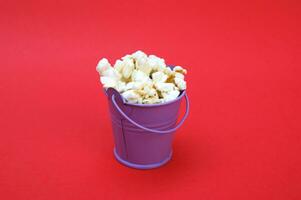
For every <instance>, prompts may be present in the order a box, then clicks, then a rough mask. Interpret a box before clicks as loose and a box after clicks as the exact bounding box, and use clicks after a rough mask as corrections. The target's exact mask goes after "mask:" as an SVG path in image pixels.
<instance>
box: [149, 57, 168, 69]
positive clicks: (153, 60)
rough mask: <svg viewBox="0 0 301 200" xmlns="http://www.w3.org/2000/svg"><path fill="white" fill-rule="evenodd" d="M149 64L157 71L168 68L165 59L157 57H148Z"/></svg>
mask: <svg viewBox="0 0 301 200" xmlns="http://www.w3.org/2000/svg"><path fill="white" fill-rule="evenodd" d="M148 64H149V66H150V67H151V68H152V69H153V70H155V71H164V70H165V68H166V64H165V61H164V59H162V58H159V57H157V56H155V55H150V56H149V57H148Z"/></svg>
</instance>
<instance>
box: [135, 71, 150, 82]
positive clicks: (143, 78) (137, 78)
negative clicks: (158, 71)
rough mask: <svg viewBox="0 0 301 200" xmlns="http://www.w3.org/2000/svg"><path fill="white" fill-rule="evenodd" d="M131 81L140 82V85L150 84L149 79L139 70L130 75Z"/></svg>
mask: <svg viewBox="0 0 301 200" xmlns="http://www.w3.org/2000/svg"><path fill="white" fill-rule="evenodd" d="M132 81H134V82H142V83H147V82H150V81H151V80H150V78H149V77H148V76H147V75H146V74H145V73H143V72H142V71H139V70H134V71H133V73H132Z"/></svg>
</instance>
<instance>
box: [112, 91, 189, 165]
mask: <svg viewBox="0 0 301 200" xmlns="http://www.w3.org/2000/svg"><path fill="white" fill-rule="evenodd" d="M106 93H107V96H108V102H109V111H110V115H111V121H112V129H113V134H114V143H115V148H114V154H115V157H116V159H117V160H118V161H119V162H121V163H122V164H124V165H127V166H129V167H134V168H138V169H149V168H155V167H159V166H161V165H163V164H165V163H166V162H168V161H169V160H170V158H171V155H172V141H173V137H174V131H171V132H164V133H161V132H159V133H158V132H156V133H154V132H153V131H147V130H144V129H141V128H139V127H137V126H136V125H135V124H133V123H132V122H130V121H129V120H128V118H130V119H131V120H132V121H134V122H136V123H137V124H140V125H142V126H143V127H147V128H148V129H152V130H157V131H164V130H165V131H166V130H170V129H172V128H174V127H175V125H176V123H177V118H178V114H179V108H180V104H181V100H182V98H183V96H184V93H185V91H184V92H182V93H181V95H180V96H179V97H178V98H177V99H175V100H173V101H171V102H167V103H163V104H154V105H145V104H129V103H126V102H125V101H124V99H123V98H122V97H121V96H120V94H119V93H118V92H117V91H116V90H114V89H111V88H110V89H108V90H107V91H106ZM113 97H114V102H113V100H112V98H113ZM115 100H116V101H115ZM117 107H119V110H118V109H117ZM120 110H121V111H120ZM121 112H123V113H124V115H122V114H121ZM125 115H126V116H125Z"/></svg>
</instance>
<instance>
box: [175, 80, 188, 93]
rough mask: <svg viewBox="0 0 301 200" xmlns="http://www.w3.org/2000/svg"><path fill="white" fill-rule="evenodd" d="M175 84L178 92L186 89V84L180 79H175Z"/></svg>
mask: <svg viewBox="0 0 301 200" xmlns="http://www.w3.org/2000/svg"><path fill="white" fill-rule="evenodd" d="M175 83H176V85H177V87H178V88H179V89H180V90H185V89H186V82H185V81H184V80H183V79H181V78H177V77H176V78H175Z"/></svg>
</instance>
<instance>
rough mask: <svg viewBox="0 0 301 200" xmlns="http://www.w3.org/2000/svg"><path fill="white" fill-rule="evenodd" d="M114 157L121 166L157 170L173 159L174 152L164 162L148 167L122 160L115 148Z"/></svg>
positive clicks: (148, 165)
mask: <svg viewBox="0 0 301 200" xmlns="http://www.w3.org/2000/svg"><path fill="white" fill-rule="evenodd" d="M114 156H115V158H116V160H117V161H118V162H120V163H121V164H123V165H125V166H127V167H131V168H135V169H153V168H157V167H160V166H162V165H164V164H166V163H167V162H168V161H169V160H170V159H171V157H172V151H171V152H170V154H169V155H168V157H167V158H165V159H164V160H162V161H161V162H159V163H154V164H147V165H141V164H135V163H131V162H128V161H126V160H123V159H122V158H120V157H119V155H118V154H117V152H116V149H115V148H114Z"/></svg>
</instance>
